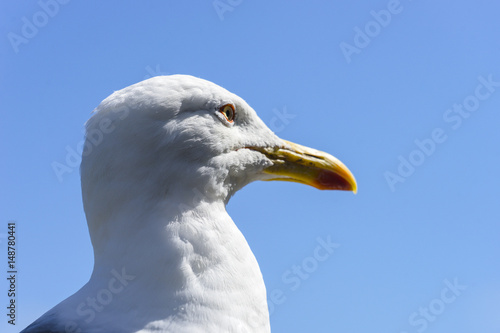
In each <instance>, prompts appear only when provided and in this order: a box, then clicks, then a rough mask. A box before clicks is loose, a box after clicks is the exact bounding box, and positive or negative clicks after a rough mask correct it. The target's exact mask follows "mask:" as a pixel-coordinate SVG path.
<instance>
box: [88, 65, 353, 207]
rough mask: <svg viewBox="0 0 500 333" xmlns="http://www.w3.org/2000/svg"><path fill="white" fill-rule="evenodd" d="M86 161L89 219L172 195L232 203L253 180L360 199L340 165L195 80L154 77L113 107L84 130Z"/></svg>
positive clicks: (114, 99)
mask: <svg viewBox="0 0 500 333" xmlns="http://www.w3.org/2000/svg"><path fill="white" fill-rule="evenodd" d="M82 155H83V156H82V164H81V177H82V190H83V200H84V206H85V210H86V213H87V215H89V210H92V211H93V213H94V214H101V215H102V214H103V212H104V211H110V210H112V209H111V208H112V205H113V204H120V203H122V204H127V203H128V202H130V201H131V200H136V199H138V198H139V197H143V198H149V199H151V200H153V199H154V198H155V200H158V199H160V200H161V199H162V198H168V197H169V196H170V195H171V194H173V193H176V197H175V198H170V199H171V200H178V199H179V198H181V197H182V199H183V200H185V199H186V198H187V197H193V198H195V197H196V198H197V199H196V200H207V201H215V200H221V201H223V202H227V201H228V200H229V198H230V197H231V196H232V195H233V194H234V193H235V192H236V191H237V190H239V189H240V188H242V187H243V186H245V185H246V184H248V183H250V182H252V181H255V180H264V181H270V180H282V181H292V182H298V183H302V184H307V185H311V186H314V187H316V188H318V189H331V190H347V191H354V192H356V181H355V179H354V177H353V175H352V174H351V172H350V171H349V170H348V169H347V167H346V166H345V165H344V164H343V163H342V162H340V161H339V160H338V159H336V158H335V157H333V156H331V155H329V154H327V153H324V152H321V151H318V150H314V149H311V148H307V147H304V146H301V145H298V144H294V143H291V142H289V141H286V140H283V139H280V138H279V137H278V136H276V135H275V134H274V133H273V132H272V131H271V130H270V129H269V128H268V127H267V126H266V125H265V124H264V122H263V121H262V120H261V119H260V118H259V117H258V116H257V113H256V112H255V111H254V110H253V109H252V108H251V107H250V106H249V105H248V104H247V103H246V102H245V101H244V100H243V99H242V98H240V97H238V96H237V95H235V94H233V93H231V92H229V91H227V90H226V89H224V88H222V87H220V86H218V85H216V84H214V83H212V82H209V81H206V80H203V79H199V78H196V77H192V76H188V75H170V76H158V77H154V78H151V79H148V80H145V81H142V82H139V83H137V84H134V85H132V86H129V87H127V88H124V89H122V90H119V91H117V92H115V93H113V94H112V95H111V96H109V97H108V98H106V99H105V100H104V101H103V102H102V103H101V104H100V105H99V106H98V107H97V108H96V110H95V111H94V113H93V115H92V117H91V118H90V120H89V121H88V122H87V124H86V141H85V146H84V150H83V154H82ZM139 194H140V195H139ZM179 200H180V199H179ZM103 202H106V204H105V205H103V204H101V203H103ZM99 206H100V207H99ZM90 208H91V209H90Z"/></svg>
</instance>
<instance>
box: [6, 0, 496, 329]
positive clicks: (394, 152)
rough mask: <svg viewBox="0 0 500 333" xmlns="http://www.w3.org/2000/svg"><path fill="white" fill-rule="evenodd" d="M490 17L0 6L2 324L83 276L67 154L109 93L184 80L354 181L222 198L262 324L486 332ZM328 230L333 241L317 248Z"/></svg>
mask: <svg viewBox="0 0 500 333" xmlns="http://www.w3.org/2000/svg"><path fill="white" fill-rule="evenodd" d="M55 4H57V5H55ZM499 10H500V5H499V4H497V3H494V2H492V1H484V0H479V1H470V0H469V1H459V2H453V3H452V2H449V1H448V2H445V3H441V2H432V1H428V0H427V1H424V0H413V1H411V0H401V1H395V0H391V1H387V0H383V1H356V2H355V3H353V2H348V1H335V2H333V1H332V2H329V3H326V2H316V1H313V2H305V1H273V2H269V1H246V0H231V1H230V0H220V1H193V2H187V1H186V2H180V1H178V2H173V1H148V2H142V3H139V2H132V1H121V2H82V1H68V0H65V1H62V0H60V2H55V0H41V1H39V2H36V1H30V2H27V3H26V2H12V1H8V2H6V1H4V2H2V3H1V4H0V29H1V32H0V35H1V36H2V38H0V58H1V59H2V61H1V62H0V66H1V77H0V103H1V104H0V105H1V108H0V112H1V119H2V121H1V122H0V145H1V151H2V155H3V156H4V158H3V159H2V161H1V163H0V167H1V170H2V178H1V179H2V186H1V191H0V195H1V197H0V201H1V203H2V209H1V211H0V225H1V228H2V229H1V230H0V237H1V238H0V240H1V241H2V244H1V245H0V246H1V247H2V248H3V250H2V253H6V248H5V247H6V238H5V236H6V233H7V223H8V221H16V225H17V237H18V248H17V267H18V272H19V273H18V280H17V288H18V297H17V303H16V304H17V325H16V326H15V327H11V325H8V324H7V318H6V316H5V314H4V313H2V314H1V317H0V318H3V319H2V321H1V323H0V327H1V328H0V330H1V331H2V332H18V331H19V330H20V329H22V328H24V327H25V326H26V325H27V324H29V323H30V322H32V321H33V320H34V319H36V318H37V317H39V316H40V315H42V314H43V313H44V312H45V311H47V310H49V309H50V308H51V307H52V306H54V305H56V304H57V303H58V302H60V301H61V300H63V299H64V298H66V297H67V296H69V295H70V294H72V293H73V292H75V291H76V290H77V289H78V288H80V287H81V286H82V285H83V284H84V283H85V282H86V281H87V280H88V278H89V276H90V273H91V270H92V264H93V256H92V247H91V244H90V239H89V237H88V231H87V226H86V221H85V217H84V213H83V209H82V204H81V193H80V180H79V173H78V166H77V162H78V161H77V160H78V158H77V157H76V158H75V157H74V156H72V154H73V153H72V151H77V149H78V145H79V143H80V142H81V140H82V138H83V134H82V130H83V124H84V122H85V121H86V120H87V119H88V117H89V115H90V112H91V111H92V110H93V109H94V108H95V107H96V106H97V105H98V104H99V103H100V101H101V100H103V99H104V98H105V97H107V96H108V95H109V94H110V93H112V92H113V91H115V90H119V89H121V88H123V87H126V86H128V85H130V84H133V83H136V82H138V81H141V80H143V79H145V78H148V77H151V76H154V75H163V74H174V73H183V74H191V75H195V76H199V77H202V78H205V79H208V80H210V81H213V82H215V83H217V84H219V85H222V86H223V87H225V88H227V89H228V90H230V91H232V92H234V93H236V94H238V95H240V96H241V97H243V98H244V99H245V100H246V101H247V102H248V103H249V104H250V105H251V106H252V107H253V108H254V109H255V110H256V111H257V113H258V114H259V115H260V117H261V118H262V119H263V120H264V121H265V122H266V123H267V124H268V125H269V126H270V127H271V128H272V129H274V130H275V132H276V133H277V134H278V135H279V136H281V137H282V138H285V139H288V140H291V141H294V142H297V143H301V144H304V145H308V146H311V147H314V148H317V149H321V150H324V151H327V152H330V153H332V154H333V155H335V156H336V157H338V158H340V159H341V160H342V161H343V162H345V163H346V165H347V166H348V167H349V168H350V169H351V170H352V172H353V173H354V175H355V176H356V178H357V181H358V185H359V192H358V194H357V195H353V194H350V193H343V192H324V191H318V190H315V189H314V188H309V187H306V186H301V185H298V184H293V183H279V182H274V183H268V182H266V183H263V182H261V183H253V184H251V185H249V186H248V187H246V188H244V189H243V190H242V191H240V192H239V193H237V195H236V196H235V197H234V198H233V199H232V200H231V202H230V203H229V206H228V210H229V213H230V214H231V215H232V217H233V219H234V220H235V222H236V223H237V225H238V226H239V228H240V229H241V230H242V232H243V233H244V234H245V236H246V238H247V240H248V242H249V244H250V246H251V247H252V249H253V251H254V253H255V255H256V257H257V259H258V261H259V263H260V267H261V270H262V272H263V274H264V279H265V281H266V285H267V289H268V292H269V293H270V294H271V293H272V298H271V301H270V303H271V304H272V305H271V306H272V315H271V325H272V329H273V331H274V332H394V333H403V332H406V333H413V332H457V333H462V332H482V333H489V332H499V331H500V316H499V313H500V268H499V267H500V260H499V259H500V226H499V224H500V208H499V207H500V206H499V195H498V188H499V185H500V177H498V165H499V162H500V148H499V147H500V145H499V144H500V132H499V124H500V114H499V110H500V66H499V64H500V63H499V60H498V59H500V43H499V40H498V31H500V20H498V11H499ZM54 162H57V163H61V164H64V165H66V166H67V169H66V171H68V172H65V173H64V174H58V173H56V172H55V171H54V168H53V165H54ZM325 242H331V243H334V244H335V247H330V248H329V249H330V250H331V251H330V252H331V253H330V252H328V256H326V258H325V256H324V255H323V256H320V257H318V255H317V254H318V251H316V249H317V247H318V246H321V244H323V243H325ZM321 253H322V254H324V253H326V252H321ZM2 260H3V261H2V262H1V263H0V266H1V267H3V268H2V271H3V274H5V275H7V273H6V270H7V269H6V265H7V259H6V258H5V256H4V259H2ZM2 280H4V279H2ZM0 286H1V288H2V289H1V290H0V294H1V295H2V297H1V300H2V301H1V302H2V306H1V308H2V309H4V310H2V312H6V309H5V307H6V305H7V302H8V301H9V300H8V298H7V297H6V291H7V289H8V285H7V283H6V281H5V280H4V281H3V282H2V284H0ZM270 296H271V295H270Z"/></svg>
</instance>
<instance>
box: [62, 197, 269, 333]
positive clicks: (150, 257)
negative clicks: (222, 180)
mask: <svg viewBox="0 0 500 333" xmlns="http://www.w3.org/2000/svg"><path fill="white" fill-rule="evenodd" d="M137 212H143V213H142V214H140V213H137ZM144 212H146V213H144ZM92 223H99V225H100V228H99V230H91V234H92V241H93V245H94V251H95V265H94V271H93V273H92V276H91V279H90V281H89V282H88V283H87V284H86V285H85V286H84V287H83V288H82V289H81V290H80V291H79V292H77V293H76V294H75V295H73V296H71V297H70V298H68V299H67V300H66V301H65V302H63V303H62V304H64V303H66V305H65V306H64V307H65V308H69V309H71V308H73V311H70V312H69V313H67V316H68V317H70V318H71V320H74V321H75V322H77V323H79V327H82V329H83V331H85V332H92V328H93V327H102V326H104V325H110V324H113V325H114V324H116V323H121V324H122V325H124V326H123V327H117V328H116V329H119V330H120V331H123V332H136V331H140V332H150V331H156V330H158V329H159V330H160V331H162V332H184V331H186V332H197V331H200V332H232V331H235V332H247V331H248V332H269V331H270V328H269V317H268V309H267V302H266V293H265V286H264V282H263V279H262V274H261V272H260V269H259V266H258V264H257V261H256V259H255V257H254V255H253V253H252V251H251V250H250V248H249V246H248V244H247V242H246V240H245V238H244V237H243V235H242V234H241V232H240V231H239V230H238V228H237V227H236V225H235V224H234V222H233V221H232V220H231V218H230V217H229V215H228V214H227V212H226V209H225V205H224V203H222V202H221V201H214V202H207V201H198V202H196V203H194V202H193V206H192V207H189V206H179V203H178V201H170V202H168V201H165V202H164V203H162V204H160V205H156V206H154V207H144V205H143V203H142V204H141V203H135V204H134V203H133V202H132V203H129V204H128V205H127V206H126V207H122V210H121V211H120V213H119V214H114V215H113V216H112V217H110V220H108V221H106V222H105V223H102V221H99V222H96V221H90V220H89V226H90V225H92ZM94 227H95V226H94ZM120 277H121V278H120ZM103 290H104V291H103ZM106 290H107V291H106ZM110 295H111V296H112V300H111V301H109V296H110ZM88 297H91V298H95V299H96V302H97V305H98V306H95V304H93V303H91V304H89V302H88ZM108 302H109V303H108ZM81 304H84V306H82V305H81ZM78 306H80V308H79V310H80V311H79V313H77V315H76V316H75V315H74V314H75V311H74V309H75V308H78ZM101 308H102V309H101ZM92 310H95V311H94V314H95V316H92V315H91V311H92ZM99 310H100V311H99ZM65 312H66V311H65ZM82 313H83V315H82ZM91 317H93V318H91ZM90 319H92V320H90ZM89 320H90V322H88V323H87V322H86V321H89ZM141 329H143V330H141ZM110 331H113V329H112V328H110Z"/></svg>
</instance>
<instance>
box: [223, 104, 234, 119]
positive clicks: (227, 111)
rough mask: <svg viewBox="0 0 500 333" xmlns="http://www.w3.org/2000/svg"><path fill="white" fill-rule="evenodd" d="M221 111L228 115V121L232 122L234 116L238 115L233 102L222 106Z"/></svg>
mask: <svg viewBox="0 0 500 333" xmlns="http://www.w3.org/2000/svg"><path fill="white" fill-rule="evenodd" d="M219 112H220V113H222V114H223V115H224V117H226V119H227V121H229V122H230V123H232V122H233V121H234V117H235V115H236V111H235V110H234V106H233V105H232V104H226V105H223V106H221V107H220V109H219Z"/></svg>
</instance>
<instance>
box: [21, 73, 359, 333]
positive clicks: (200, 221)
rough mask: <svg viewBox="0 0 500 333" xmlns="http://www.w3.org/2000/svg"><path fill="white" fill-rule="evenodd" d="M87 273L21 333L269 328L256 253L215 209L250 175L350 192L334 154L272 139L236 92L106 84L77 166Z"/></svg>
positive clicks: (181, 83) (178, 80)
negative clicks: (89, 251) (90, 252)
mask: <svg viewBox="0 0 500 333" xmlns="http://www.w3.org/2000/svg"><path fill="white" fill-rule="evenodd" d="M80 174H81V184H82V198H83V206H84V210H85V215H86V218H87V224H88V229H89V233H90V238H91V241H92V246H93V249H94V268H93V272H92V275H91V277H90V279H89V281H88V282H87V283H86V284H85V285H84V286H83V287H82V288H81V289H80V290H78V291H77V292H76V293H75V294H73V295H72V296H70V297H68V298H67V299H65V300H64V301H62V302H61V303H59V304H58V305H56V306H55V307H53V308H52V309H51V310H49V311H48V312H47V313H45V314H44V315H43V316H42V317H40V318H39V319H37V320H36V321H35V322H33V323H32V324H31V325H30V326H28V327H27V328H25V329H24V330H23V331H22V333H28V332H29V333H31V332H53V333H56V332H57V333H59V332H61V333H62V332H66V333H67V332H83V333H94V332H95V333H97V332H106V333H111V332H125V333H132V332H141V333H149V332H176V333H184V332H189V333H196V332H217V333H220V332H270V330H271V329H270V323H269V312H268V307H267V300H266V288H265V285H264V280H263V277H262V273H261V271H260V268H259V265H258V263H257V260H256V259H255V256H254V254H253V253H252V251H251V249H250V247H249V245H248V243H247V241H246V240H245V238H244V236H243V235H242V233H241V232H240V230H239V229H238V228H237V226H236V224H235V223H234V222H233V220H232V219H231V217H230V216H229V215H228V213H227V211H226V205H227V203H228V201H229V199H230V198H231V197H232V195H233V194H234V193H235V192H236V191H238V190H239V189H241V188H242V187H244V186H245V185H247V184H249V183H251V182H253V181H256V180H262V181H273V180H281V181H291V182H297V183H301V184H306V185H310V186H313V187H316V188H318V189H321V190H345V191H353V192H356V190H357V185H356V181H355V178H354V176H353V175H352V173H351V172H350V171H349V169H348V168H347V167H346V166H345V165H344V164H343V163H342V162H340V161H339V160H338V159H337V158H335V157H333V156H331V155H329V154H327V153H324V152H321V151H318V150H315V149H311V148H307V147H304V146H301V145H298V144H295V143H292V142H289V141H285V140H283V139H280V138H279V137H278V136H276V135H275V134H274V133H273V132H272V131H271V130H270V129H269V128H268V127H267V126H266V125H265V124H264V122H263V121H262V120H261V119H260V118H259V117H258V116H257V114H256V112H255V111H254V110H253V109H252V108H251V107H250V106H249V105H248V104H247V103H246V102H245V101H244V100H243V99H242V98H240V97H238V96H237V95H235V94H233V93H231V92H229V91H227V90H226V89H224V88H222V87H220V86H218V85H216V84H214V83H212V82H210V81H206V80H203V79H200V78H196V77H193V76H189V75H169V76H157V77H153V78H150V79H147V80H145V81H142V82H139V83H137V84H134V85H131V86H129V87H126V88H124V89H122V90H119V91H116V92H114V93H113V94H111V95H110V96H109V97H107V98H106V99H105V100H104V101H102V102H101V104H100V105H99V106H98V107H97V108H96V109H95V110H94V112H93V114H92V116H91V118H90V119H89V120H88V121H87V123H86V134H85V144H84V148H83V152H82V162H81V167H80Z"/></svg>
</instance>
